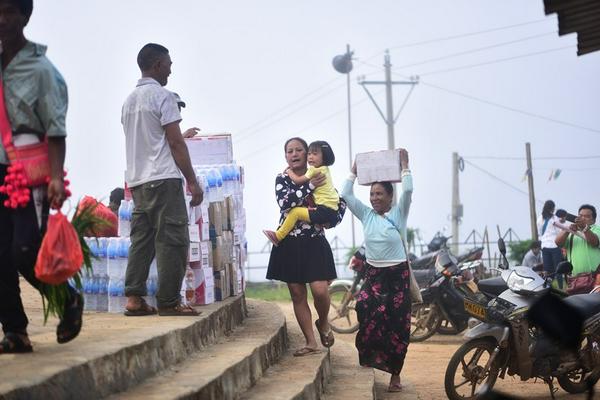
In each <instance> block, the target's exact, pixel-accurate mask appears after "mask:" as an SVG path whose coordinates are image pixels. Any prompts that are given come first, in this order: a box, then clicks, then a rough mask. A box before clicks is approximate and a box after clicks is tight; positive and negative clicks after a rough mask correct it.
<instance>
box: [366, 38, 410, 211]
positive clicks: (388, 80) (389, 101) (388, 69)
mask: <svg viewBox="0 0 600 400" xmlns="http://www.w3.org/2000/svg"><path fill="white" fill-rule="evenodd" d="M383 66H384V69H385V80H384V81H365V80H364V79H363V78H361V77H359V80H358V83H359V85H361V86H362V87H363V89H364V90H365V92H366V93H367V95H368V96H369V98H370V99H371V101H372V102H373V104H374V105H375V108H377V111H378V112H379V115H381V118H383V121H384V122H385V124H386V126H387V134H388V150H393V149H395V148H396V144H395V143H394V125H395V124H396V121H397V120H398V117H399V116H400V113H401V112H402V110H403V109H404V106H405V105H406V102H407V101H408V98H409V97H410V94H411V93H412V91H413V89H414V88H415V85H416V84H417V83H419V77H411V78H410V80H409V81H392V63H391V60H390V53H389V50H386V51H385V56H384V63H383ZM367 85H385V100H386V114H385V115H384V114H383V111H382V110H381V108H380V107H379V105H378V104H377V102H376V101H375V99H374V98H373V95H371V92H369V89H368V88H367ZM394 85H410V90H409V92H408V94H407V95H406V98H405V99H404V102H403V103H402V105H401V106H400V108H399V109H398V112H397V113H396V115H394V101H393V93H392V88H393V86H394ZM394 186H395V185H394ZM394 202H396V190H394Z"/></svg>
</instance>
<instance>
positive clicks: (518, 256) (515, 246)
mask: <svg viewBox="0 0 600 400" xmlns="http://www.w3.org/2000/svg"><path fill="white" fill-rule="evenodd" d="M532 242H533V240H531V239H528V240H521V241H519V242H511V243H508V248H509V249H510V255H509V256H510V257H509V258H510V259H511V260H512V261H514V262H516V263H517V264H520V263H521V261H523V257H525V253H527V252H528V251H529V247H531V243H532Z"/></svg>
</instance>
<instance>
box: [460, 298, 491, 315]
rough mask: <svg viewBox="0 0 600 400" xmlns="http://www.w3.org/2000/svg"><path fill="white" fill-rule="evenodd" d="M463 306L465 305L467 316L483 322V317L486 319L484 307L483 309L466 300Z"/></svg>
mask: <svg viewBox="0 0 600 400" xmlns="http://www.w3.org/2000/svg"><path fill="white" fill-rule="evenodd" d="M464 304H465V311H466V312H468V313H469V314H471V315H472V316H474V317H476V318H479V319H481V320H485V317H486V312H485V307H483V306H481V305H479V304H477V303H473V302H471V301H469V300H467V299H464Z"/></svg>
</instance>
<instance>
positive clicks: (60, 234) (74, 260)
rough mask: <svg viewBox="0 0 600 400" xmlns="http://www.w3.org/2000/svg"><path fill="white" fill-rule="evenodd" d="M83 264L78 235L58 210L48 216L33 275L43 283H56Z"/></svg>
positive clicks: (65, 278)
mask: <svg viewBox="0 0 600 400" xmlns="http://www.w3.org/2000/svg"><path fill="white" fill-rule="evenodd" d="M82 265H83V253H82V251H81V245H80V244H79V237H78V236H77V232H76V231H75V228H73V225H71V223H70V222H69V220H68V219H67V217H66V216H65V215H64V214H62V213H61V212H60V211H59V212H58V213H56V214H54V215H50V216H49V217H48V230H47V231H46V235H45V236H44V240H42V245H41V247H40V251H39V252H38V257H37V261H36V263H35V276H36V277H37V278H38V279H39V280H40V281H42V282H44V283H49V284H51V285H58V284H61V283H63V282H66V281H67V280H68V279H69V278H70V277H72V276H73V275H75V274H76V273H77V271H79V269H80V268H81V266H82Z"/></svg>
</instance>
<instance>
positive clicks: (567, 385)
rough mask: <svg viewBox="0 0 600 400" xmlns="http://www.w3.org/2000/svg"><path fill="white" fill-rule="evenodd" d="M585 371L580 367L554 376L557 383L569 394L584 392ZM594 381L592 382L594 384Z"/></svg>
mask: <svg viewBox="0 0 600 400" xmlns="http://www.w3.org/2000/svg"><path fill="white" fill-rule="evenodd" d="M587 375H588V374H587V373H586V372H585V371H583V370H582V369H578V370H575V371H571V372H569V373H566V374H564V375H561V376H558V377H556V379H557V380H558V384H559V385H560V387H561V388H563V389H564V390H565V391H566V392H568V393H571V394H577V393H584V392H585V391H586V390H587V382H586V379H585V378H586V377H587ZM595 384H596V382H594V385H595Z"/></svg>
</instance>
